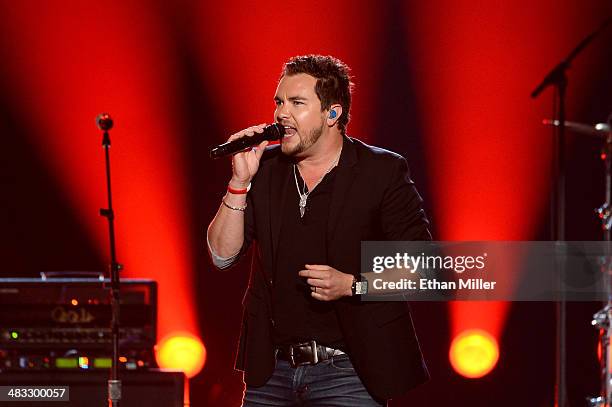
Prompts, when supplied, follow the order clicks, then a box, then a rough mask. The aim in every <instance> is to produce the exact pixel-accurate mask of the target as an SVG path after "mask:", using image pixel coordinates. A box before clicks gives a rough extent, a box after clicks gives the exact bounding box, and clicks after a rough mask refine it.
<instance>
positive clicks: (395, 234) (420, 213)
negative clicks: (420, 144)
mask: <svg viewBox="0 0 612 407" xmlns="http://www.w3.org/2000/svg"><path fill="white" fill-rule="evenodd" d="M422 205H423V199H422V198H421V196H420V195H419V193H418V192H417V190H416V188H415V186H414V182H413V181H412V180H411V179H410V170H409V168H408V163H407V162H406V160H405V159H404V158H403V157H401V156H398V157H395V158H394V162H393V169H392V171H391V176H390V181H389V185H388V186H387V188H386V190H385V192H384V196H383V201H382V206H381V226H382V231H383V235H384V238H385V240H431V233H430V232H429V221H428V220H427V216H426V215H425V210H424V209H423V206H422Z"/></svg>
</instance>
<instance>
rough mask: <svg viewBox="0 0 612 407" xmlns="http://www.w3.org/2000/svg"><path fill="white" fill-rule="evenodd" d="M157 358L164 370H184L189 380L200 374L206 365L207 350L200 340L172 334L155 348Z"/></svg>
mask: <svg viewBox="0 0 612 407" xmlns="http://www.w3.org/2000/svg"><path fill="white" fill-rule="evenodd" d="M155 358H156V360H157V364H158V365H159V367H161V368H163V369H172V370H182V371H183V372H185V375H186V376H187V377H188V378H192V377H193V376H195V375H197V374H198V373H200V371H201V370H202V368H203V367H204V364H205V363H206V348H205V347H204V344H203V343H202V341H201V340H200V338H198V337H196V336H193V335H191V334H189V333H186V332H172V333H170V334H169V335H167V336H166V337H165V338H164V339H162V340H161V341H160V342H159V343H158V344H157V346H155Z"/></svg>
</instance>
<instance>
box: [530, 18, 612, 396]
mask: <svg viewBox="0 0 612 407" xmlns="http://www.w3.org/2000/svg"><path fill="white" fill-rule="evenodd" d="M610 21H612V18H608V19H606V20H605V21H604V22H603V23H602V24H601V25H600V26H599V28H597V29H596V30H595V31H593V32H592V33H591V34H589V35H587V36H586V37H585V38H584V39H583V40H582V41H581V42H580V43H579V44H578V45H577V46H576V48H574V49H573V50H572V52H570V53H569V55H568V56H567V57H566V58H565V59H564V60H563V61H561V62H560V63H559V64H558V65H557V66H555V67H554V68H553V69H552V70H551V71H550V72H549V73H548V74H547V75H546V77H544V79H543V80H542V82H541V83H540V84H539V85H538V86H537V87H536V88H535V89H534V90H533V92H532V93H531V97H532V98H537V97H538V96H539V95H540V93H542V91H543V90H544V89H546V88H547V87H549V86H554V87H555V96H556V97H555V107H554V110H555V112H554V113H555V117H556V118H557V120H558V121H559V126H557V127H554V128H553V137H554V146H553V154H554V158H553V160H554V167H553V168H554V171H553V174H554V175H553V176H554V179H555V181H554V184H555V188H554V192H553V193H552V194H551V195H552V196H551V198H552V199H551V238H552V240H555V241H557V243H558V245H560V242H562V241H564V240H565V164H566V163H565V91H566V89H567V70H568V69H569V68H570V66H571V63H572V61H573V60H574V59H575V58H576V56H578V54H580V52H582V50H584V48H586V46H587V45H589V44H590V43H591V41H593V39H594V38H595V37H597V36H598V35H599V34H600V33H601V32H602V31H603V30H604V29H605V28H606V27H607V26H608V25H609V24H610ZM564 274H565V267H564V265H563V262H561V266H560V269H559V283H561V282H562V281H563V279H564V277H565V276H564ZM560 286H561V284H560ZM556 316H557V333H556V337H557V338H556V362H557V365H556V369H555V407H565V406H567V405H568V400H567V385H566V376H565V375H566V365H567V358H566V336H565V334H566V319H567V311H566V303H565V300H564V295H563V292H562V290H561V299H560V301H558V302H557V309H556Z"/></svg>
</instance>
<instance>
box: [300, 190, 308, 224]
mask: <svg viewBox="0 0 612 407" xmlns="http://www.w3.org/2000/svg"><path fill="white" fill-rule="evenodd" d="M307 199H308V195H300V218H303V217H304V213H305V212H306V200H307Z"/></svg>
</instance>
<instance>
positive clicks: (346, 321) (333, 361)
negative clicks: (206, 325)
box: [207, 55, 431, 407]
mask: <svg viewBox="0 0 612 407" xmlns="http://www.w3.org/2000/svg"><path fill="white" fill-rule="evenodd" d="M351 87H352V83H351V82H350V77H349V68H348V67H347V66H346V65H345V64H344V63H342V62H341V61H339V60H338V59H336V58H332V57H329V56H320V55H306V56H298V57H294V58H291V59H290V60H289V61H288V62H287V63H286V64H285V66H284V68H283V71H282V74H281V78H280V81H279V83H278V87H277V90H276V95H275V96H274V102H275V104H276V110H275V111H274V119H275V121H276V122H277V123H279V124H281V125H282V126H284V128H285V133H286V134H285V135H284V137H283V138H282V140H281V142H280V146H274V147H271V148H268V149H266V145H267V142H266V141H264V142H262V143H261V144H260V145H259V146H257V148H254V149H252V150H250V151H247V152H242V153H238V154H235V155H234V156H233V158H232V175H231V179H230V181H229V184H228V188H227V193H226V194H225V196H224V197H223V199H222V201H221V204H220V206H219V210H218V212H217V214H216V216H215V218H214V219H213V221H212V222H211V223H210V225H209V228H208V235H207V237H208V249H209V252H210V255H211V257H212V259H213V262H214V264H215V265H216V266H217V267H218V268H220V269H225V268H228V267H230V266H231V265H232V264H234V263H235V262H236V261H237V260H238V259H239V257H240V256H242V255H243V254H245V253H246V252H247V250H248V249H249V247H251V246H252V249H253V260H252V265H251V275H250V280H249V288H248V290H247V292H246V295H245V297H244V306H245V312H244V318H243V325H242V334H241V338H240V344H239V349H238V356H237V360H236V368H237V369H240V370H243V371H244V381H245V383H246V390H245V393H244V400H243V406H295V405H305V406H325V407H329V406H351V407H353V406H382V405H385V404H386V400H388V399H390V398H392V397H396V396H399V395H401V394H403V393H405V392H406V391H407V390H409V389H411V388H413V387H415V386H417V385H418V384H420V383H423V382H425V381H426V380H427V379H428V373H427V368H426V366H425V364H424V362H423V359H422V355H421V351H420V349H419V344H418V341H417V338H416V335H415V332H414V328H413V326H412V320H411V317H410V313H409V308H408V305H407V304H406V303H404V302H365V301H364V302H362V301H360V300H359V294H362V293H363V290H364V284H360V281H359V272H360V244H361V241H365V240H430V239H431V235H430V233H429V230H428V221H427V218H426V216H425V213H424V211H423V209H422V200H421V197H420V196H419V194H418V193H417V191H416V189H415V187H414V184H413V182H412V181H411V179H410V177H409V172H408V165H407V163H406V160H405V159H404V158H403V157H401V156H400V155H398V154H395V153H392V152H390V151H387V150H383V149H381V148H377V147H372V146H369V145H366V144H364V143H362V142H361V141H359V140H357V139H354V138H349V137H347V135H346V127H347V124H348V122H349V111H350V107H351ZM263 127H264V125H258V126H253V127H249V128H248V129H245V130H243V131H240V132H238V133H236V134H234V135H232V136H231V137H230V138H229V141H231V140H234V139H237V138H240V137H244V136H252V135H253V134H254V133H261V132H262V131H263Z"/></svg>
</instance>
